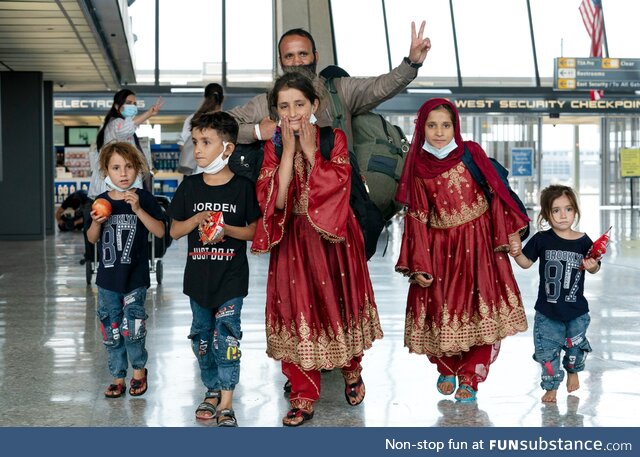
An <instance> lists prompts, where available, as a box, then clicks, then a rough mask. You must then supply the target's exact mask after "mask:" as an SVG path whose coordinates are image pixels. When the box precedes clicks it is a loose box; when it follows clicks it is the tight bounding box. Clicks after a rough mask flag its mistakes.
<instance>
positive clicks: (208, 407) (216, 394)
mask: <svg viewBox="0 0 640 457" xmlns="http://www.w3.org/2000/svg"><path fill="white" fill-rule="evenodd" d="M212 398H213V399H216V400H218V403H217V404H215V405H214V404H213V403H209V402H208V401H206V400H209V399H212ZM204 399H205V401H203V402H202V403H200V404H199V405H198V408H197V409H196V419H199V420H205V421H208V420H211V419H215V417H216V412H217V411H218V404H220V391H219V390H208V391H207V393H206V394H204ZM198 411H204V412H207V413H211V416H210V417H204V416H198Z"/></svg>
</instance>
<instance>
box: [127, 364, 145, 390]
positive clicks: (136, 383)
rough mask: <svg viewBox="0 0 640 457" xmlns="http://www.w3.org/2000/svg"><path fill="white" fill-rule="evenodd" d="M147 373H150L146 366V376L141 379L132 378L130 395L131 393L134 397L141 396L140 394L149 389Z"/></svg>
mask: <svg viewBox="0 0 640 457" xmlns="http://www.w3.org/2000/svg"><path fill="white" fill-rule="evenodd" d="M147 374H148V371H147V369H146V368H145V369H144V377H142V378H140V379H136V378H131V387H129V395H131V396H132V397H139V396H140V395H142V394H144V393H145V392H146V391H147V387H148V385H147ZM140 389H142V390H140ZM137 390H140V391H139V392H136V391H137Z"/></svg>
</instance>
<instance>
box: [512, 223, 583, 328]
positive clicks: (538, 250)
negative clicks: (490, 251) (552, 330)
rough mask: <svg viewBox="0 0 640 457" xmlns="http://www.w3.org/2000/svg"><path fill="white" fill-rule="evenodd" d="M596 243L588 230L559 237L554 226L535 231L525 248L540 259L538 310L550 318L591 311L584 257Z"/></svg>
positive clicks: (530, 256)
mask: <svg viewBox="0 0 640 457" xmlns="http://www.w3.org/2000/svg"><path fill="white" fill-rule="evenodd" d="M591 246H593V241H591V238H589V236H588V235H587V234H585V235H584V236H582V237H580V238H578V239H577V240H565V239H564V238H560V237H559V236H558V235H556V233H555V232H554V231H553V230H551V229H550V230H545V231H543V232H538V233H536V234H535V235H534V236H533V237H532V238H531V239H530V240H529V242H528V243H527V244H526V245H525V247H524V248H522V253H523V254H524V255H525V256H526V257H527V258H528V259H529V260H531V261H532V262H535V261H536V260H538V259H540V266H539V269H538V271H539V273H540V287H539V288H538V300H537V301H536V307H535V308H536V311H539V312H540V313H542V314H544V315H545V316H547V317H548V318H549V319H554V320H558V321H564V322H566V321H570V320H572V319H575V318H576V317H579V316H582V315H583V314H585V313H588V312H589V304H588V303H587V299H586V298H585V297H584V275H585V273H586V270H580V265H581V264H582V259H583V258H584V257H585V256H586V255H587V252H589V249H590V248H591Z"/></svg>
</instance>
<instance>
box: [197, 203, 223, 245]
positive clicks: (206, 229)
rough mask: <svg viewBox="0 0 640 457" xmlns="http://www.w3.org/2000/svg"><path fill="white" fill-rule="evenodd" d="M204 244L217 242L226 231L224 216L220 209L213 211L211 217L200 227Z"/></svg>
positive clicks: (201, 239) (199, 230)
mask: <svg viewBox="0 0 640 457" xmlns="http://www.w3.org/2000/svg"><path fill="white" fill-rule="evenodd" d="M198 232H199V233H200V241H202V244H215V242H217V241H220V238H221V237H222V236H223V232H224V217H223V216H222V212H220V211H211V212H210V213H209V218H208V219H207V220H205V221H204V222H203V223H202V224H200V226H199V227H198Z"/></svg>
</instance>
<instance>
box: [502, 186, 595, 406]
mask: <svg viewBox="0 0 640 457" xmlns="http://www.w3.org/2000/svg"><path fill="white" fill-rule="evenodd" d="M579 219H580V209H579V208H578V199H577V198H576V196H575V193H574V192H573V190H572V189H571V188H570V187H567V186H560V185H552V186H549V187H547V188H545V189H543V191H542V193H541V194H540V214H539V215H538V226H541V225H542V223H543V222H544V223H546V224H548V225H549V226H550V228H549V229H548V230H543V231H539V232H538V233H536V234H535V235H534V236H533V237H532V238H531V239H530V240H529V242H528V243H527V245H526V246H525V247H524V248H523V249H521V248H522V245H521V243H520V242H519V237H516V238H517V239H514V240H512V245H511V249H512V252H514V253H515V254H517V255H516V256H515V257H514V260H515V261H516V263H517V264H518V265H519V266H521V267H522V268H529V267H531V266H532V265H533V264H534V263H535V262H536V261H537V260H540V269H539V272H540V287H539V288H538V300H537V301H536V306H535V309H536V315H535V322H534V326H533V337H534V345H535V353H534V355H533V358H534V360H535V361H536V362H538V363H540V365H541V366H542V381H541V382H540V387H542V389H544V390H545V391H546V392H545V394H544V395H543V396H542V401H543V402H545V403H553V402H555V401H556V394H557V392H558V387H559V386H560V383H561V382H562V380H563V378H564V371H562V369H561V368H560V355H561V351H564V357H563V358H562V365H563V366H564V369H565V370H567V391H568V392H570V393H571V392H573V391H575V390H577V389H578V388H579V387H580V382H579V379H578V373H579V372H581V371H582V370H584V367H585V361H586V359H587V354H588V353H589V352H591V346H590V345H589V340H587V335H586V334H587V328H588V327H589V322H590V320H591V319H590V317H589V304H588V303H587V299H586V298H585V296H584V276H585V274H584V271H585V270H586V271H588V272H589V273H591V274H595V273H597V272H598V270H600V263H599V262H598V261H597V260H595V259H593V258H591V257H590V256H589V250H590V248H591V246H593V242H592V241H591V238H589V236H588V235H587V234H586V233H581V232H578V231H576V230H574V229H573V224H574V223H576V222H577V221H578V220H579Z"/></svg>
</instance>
